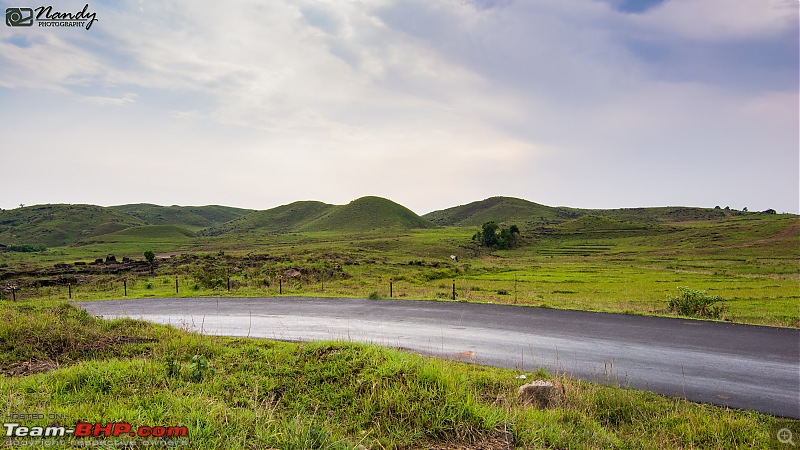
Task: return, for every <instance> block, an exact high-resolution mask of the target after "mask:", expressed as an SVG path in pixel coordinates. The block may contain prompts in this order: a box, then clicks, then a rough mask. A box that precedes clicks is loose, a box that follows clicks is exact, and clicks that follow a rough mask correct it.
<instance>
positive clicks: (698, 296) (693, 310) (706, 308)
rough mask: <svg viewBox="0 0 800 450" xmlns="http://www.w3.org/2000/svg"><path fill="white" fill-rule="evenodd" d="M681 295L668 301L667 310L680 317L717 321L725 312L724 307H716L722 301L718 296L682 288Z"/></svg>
mask: <svg viewBox="0 0 800 450" xmlns="http://www.w3.org/2000/svg"><path fill="white" fill-rule="evenodd" d="M678 289H679V290H680V291H681V294H680V295H678V296H675V297H670V299H669V305H668V306H669V310H670V311H674V312H676V313H678V314H680V315H682V316H693V317H710V318H712V319H719V318H721V317H722V314H723V313H724V312H725V311H726V309H727V308H726V307H725V306H724V305H716V303H719V302H721V301H722V299H721V298H720V297H719V296H718V295H708V292H706V291H697V290H694V289H690V288H688V287H685V286H682V287H680V288H678Z"/></svg>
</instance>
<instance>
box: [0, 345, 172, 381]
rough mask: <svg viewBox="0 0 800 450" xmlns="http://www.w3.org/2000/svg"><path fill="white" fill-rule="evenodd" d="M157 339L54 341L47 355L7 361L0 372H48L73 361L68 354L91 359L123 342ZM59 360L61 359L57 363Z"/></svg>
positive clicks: (106, 353) (79, 358)
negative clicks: (40, 357)
mask: <svg viewBox="0 0 800 450" xmlns="http://www.w3.org/2000/svg"><path fill="white" fill-rule="evenodd" d="M156 341H157V339H152V338H141V337H135V336H115V337H96V338H95V339H92V340H90V341H89V342H86V343H77V342H71V343H70V342H54V343H53V344H52V345H50V346H49V347H48V348H47V349H46V353H47V357H46V358H44V359H32V360H29V361H19V362H11V363H7V365H5V366H0V374H2V375H8V376H26V375H31V374H35V373H41V372H49V371H51V370H55V369H58V368H59V367H61V366H63V365H66V364H69V363H71V362H74V361H72V360H71V358H70V357H69V356H68V355H70V354H77V359H78V360H82V359H91V358H95V357H100V356H104V355H108V354H111V353H113V352H112V349H113V348H114V347H116V346H119V345H124V344H143V343H148V342H156ZM59 361H61V362H60V363H59Z"/></svg>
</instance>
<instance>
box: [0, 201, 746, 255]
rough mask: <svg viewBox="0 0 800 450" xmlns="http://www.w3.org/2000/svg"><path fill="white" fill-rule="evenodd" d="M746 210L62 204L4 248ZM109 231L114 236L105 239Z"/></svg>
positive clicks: (674, 219) (622, 222) (20, 223)
mask: <svg viewBox="0 0 800 450" xmlns="http://www.w3.org/2000/svg"><path fill="white" fill-rule="evenodd" d="M744 214H748V213H743V212H740V211H733V210H724V209H719V208H715V209H711V208H692V207H657V208H625V209H611V210H600V209H597V210H589V209H575V208H565V207H551V206H546V205H541V204H539V203H534V202H530V201H527V200H522V199H518V198H512V197H491V198H487V199H485V200H481V201H477V202H472V203H469V204H466V205H461V206H455V207H452V208H447V209H444V210H441V211H434V212H431V213H428V214H426V215H424V216H422V217H420V216H418V215H417V214H415V213H414V212H413V211H411V210H409V209H408V208H406V207H404V206H402V205H399V204H397V203H395V202H392V201H391V200H387V199H385V198H380V197H362V198H359V199H357V200H353V201H352V202H350V203H348V204H346V205H330V204H327V203H322V202H318V201H300V202H294V203H290V204H288V205H283V206H278V207H276V208H272V209H268V210H264V211H251V210H247V209H241V208H231V207H226V206H158V205H151V204H133V205H120V206H113V207H101V206H94V205H62V204H55V205H35V206H26V207H21V208H16V209H11V210H0V249H2V248H3V246H6V247H9V246H30V248H36V247H40V246H46V247H59V246H66V245H72V244H76V243H85V242H89V241H106V240H108V239H110V240H112V241H113V240H119V239H122V240H131V239H138V238H142V239H162V238H168V239H191V238H195V237H196V236H197V235H200V236H211V235H219V234H226V233H270V234H279V233H289V232H304V231H338V232H342V233H352V232H364V231H370V230H376V229H396V230H409V229H418V228H431V227H435V226H461V227H473V226H474V227H478V226H480V225H482V224H483V223H484V222H487V221H490V220H493V221H495V222H498V223H506V224H508V225H512V224H513V225H517V226H519V227H520V228H522V229H523V230H525V229H527V230H534V229H537V230H545V229H547V230H551V231H554V232H560V233H569V234H575V233H584V232H591V233H606V234H607V233H613V234H614V235H619V233H621V232H632V231H637V230H639V231H642V230H649V231H653V230H656V228H658V227H659V226H661V225H667V226H668V225H669V224H674V223H679V222H697V221H709V222H713V221H718V220H723V219H726V218H729V217H732V216H740V215H744ZM104 235H106V236H107V237H106V238H100V236H104Z"/></svg>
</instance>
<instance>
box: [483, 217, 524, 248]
mask: <svg viewBox="0 0 800 450" xmlns="http://www.w3.org/2000/svg"><path fill="white" fill-rule="evenodd" d="M518 238H519V227H517V226H516V225H511V227H509V228H506V227H500V226H499V225H497V224H496V223H494V221H489V222H486V223H484V224H483V226H482V227H481V229H480V230H479V231H478V232H477V233H475V235H474V236H472V240H474V241H477V242H478V243H479V244H480V245H482V246H484V247H488V248H493V249H496V250H508V249H510V248H514V247H516V246H517V239H518Z"/></svg>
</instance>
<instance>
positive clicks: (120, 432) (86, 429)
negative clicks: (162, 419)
mask: <svg viewBox="0 0 800 450" xmlns="http://www.w3.org/2000/svg"><path fill="white" fill-rule="evenodd" d="M3 427H4V428H5V429H6V437H11V438H20V437H40V438H42V437H64V436H75V437H90V436H91V437H101V436H103V437H111V436H113V437H119V436H130V437H142V438H146V437H157V438H162V437H163V438H167V437H170V438H178V437H186V436H187V434H188V432H189V430H188V429H187V428H186V427H160V426H159V427H144V426H142V427H136V428H134V427H132V426H131V424H129V423H126V422H112V423H106V424H101V423H86V422H78V423H77V424H75V428H67V427H62V426H54V425H50V426H46V427H24V426H21V425H20V424H18V423H4V424H3Z"/></svg>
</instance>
